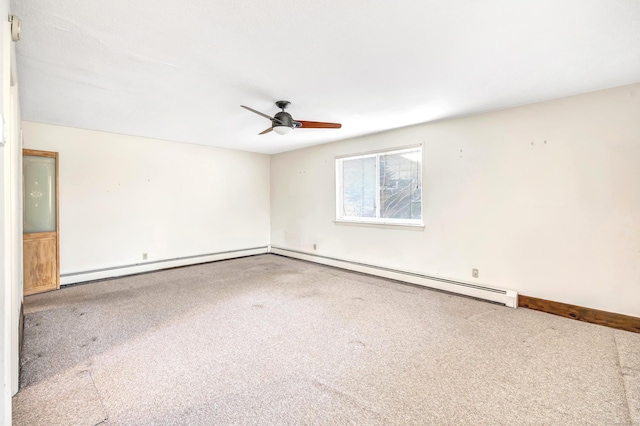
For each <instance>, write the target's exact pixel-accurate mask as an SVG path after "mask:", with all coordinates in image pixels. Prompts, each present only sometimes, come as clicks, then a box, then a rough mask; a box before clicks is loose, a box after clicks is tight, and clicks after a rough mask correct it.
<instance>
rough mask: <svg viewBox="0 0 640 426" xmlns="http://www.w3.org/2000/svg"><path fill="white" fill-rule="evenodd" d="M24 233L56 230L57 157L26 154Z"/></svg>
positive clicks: (24, 160) (23, 165)
mask: <svg viewBox="0 0 640 426" xmlns="http://www.w3.org/2000/svg"><path fill="white" fill-rule="evenodd" d="M22 167H23V174H22V177H23V183H22V184H23V187H24V206H23V209H24V216H23V227H24V233H25V234H27V233H32V232H51V231H55V230H56V159H55V158H50V157H37V156H32V155H25V156H24V157H23V159H22Z"/></svg>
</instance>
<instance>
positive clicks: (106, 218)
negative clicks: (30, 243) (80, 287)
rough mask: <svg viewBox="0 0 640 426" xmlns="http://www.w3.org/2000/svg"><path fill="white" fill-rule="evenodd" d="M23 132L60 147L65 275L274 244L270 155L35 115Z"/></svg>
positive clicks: (39, 144)
mask: <svg viewBox="0 0 640 426" xmlns="http://www.w3.org/2000/svg"><path fill="white" fill-rule="evenodd" d="M23 132H24V133H23V134H24V146H25V148H31V149H39V150H46V151H56V152H59V153H60V155H59V164H60V245H61V248H60V252H61V255H60V264H61V265H60V266H61V267H60V269H61V274H62V275H63V279H62V283H63V284H64V283H65V282H66V283H69V282H74V281H83V280H87V279H95V278H97V277H99V276H98V275H96V274H89V275H80V276H71V277H66V278H64V275H66V274H72V273H77V272H85V271H92V270H99V269H104V268H113V267H120V266H126V265H134V264H138V263H143V262H146V263H149V262H155V261H159V260H166V259H174V258H179V257H186V256H197V255H204V254H209V253H218V252H223V251H229V250H240V249H248V248H253V247H259V246H267V245H268V244H269V238H270V237H269V167H270V164H269V157H268V156H267V155H264V154H255V153H248V152H242V151H234V150H228V149H219V148H211V147H205V146H199V145H190V144H182V143H175V142H166V141H160V140H153V139H145V138H139V137H133V136H125V135H118V134H112V133H104V132H96V131H89V130H81V129H76V128H70V127H62V126H53V125H47V124H39V123H33V122H23ZM142 253H148V259H147V260H143V259H142ZM206 260H208V259H207V258H204V259H203V258H200V259H191V260H188V261H186V262H184V263H187V264H188V263H197V262H202V261H206ZM184 263H183V264H184ZM167 266H174V264H167V263H159V264H153V263H152V264H150V266H149V268H147V269H146V270H149V269H158V268H162V267H167ZM139 270H140V269H139V268H138V269H135V268H134V269H131V268H128V269H125V270H120V271H107V272H106V273H105V274H106V275H111V276H113V275H118V274H124V273H132V272H137V271H139ZM101 276H105V275H104V274H103V275H101Z"/></svg>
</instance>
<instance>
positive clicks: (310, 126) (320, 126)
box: [296, 120, 342, 129]
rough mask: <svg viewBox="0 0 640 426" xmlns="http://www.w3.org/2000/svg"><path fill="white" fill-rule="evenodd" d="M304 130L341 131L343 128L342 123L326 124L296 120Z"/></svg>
mask: <svg viewBox="0 0 640 426" xmlns="http://www.w3.org/2000/svg"><path fill="white" fill-rule="evenodd" d="M296 121H297V122H298V123H300V127H302V128H303V129H304V128H306V129H339V128H341V127H342V124H340V123H324V122H322V121H303V120H296Z"/></svg>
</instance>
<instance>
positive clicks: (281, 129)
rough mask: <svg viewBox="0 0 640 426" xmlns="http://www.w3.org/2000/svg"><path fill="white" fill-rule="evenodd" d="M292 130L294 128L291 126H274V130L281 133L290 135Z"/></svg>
mask: <svg viewBox="0 0 640 426" xmlns="http://www.w3.org/2000/svg"><path fill="white" fill-rule="evenodd" d="M292 130H293V128H292V127H289V126H273V131H274V132H276V133H277V134H279V135H288V134H289V133H291V131H292Z"/></svg>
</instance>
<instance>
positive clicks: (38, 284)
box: [22, 149, 60, 296]
mask: <svg viewBox="0 0 640 426" xmlns="http://www.w3.org/2000/svg"><path fill="white" fill-rule="evenodd" d="M22 188H23V212H22V214H23V232H24V233H23V235H22V243H23V262H24V294H25V296H28V295H30V294H35V293H41V292H43V291H49V290H56V289H58V288H60V238H59V236H60V233H59V229H58V228H59V227H58V224H59V219H58V153H57V152H48V151H35V150H31V149H24V150H23V151H22Z"/></svg>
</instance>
